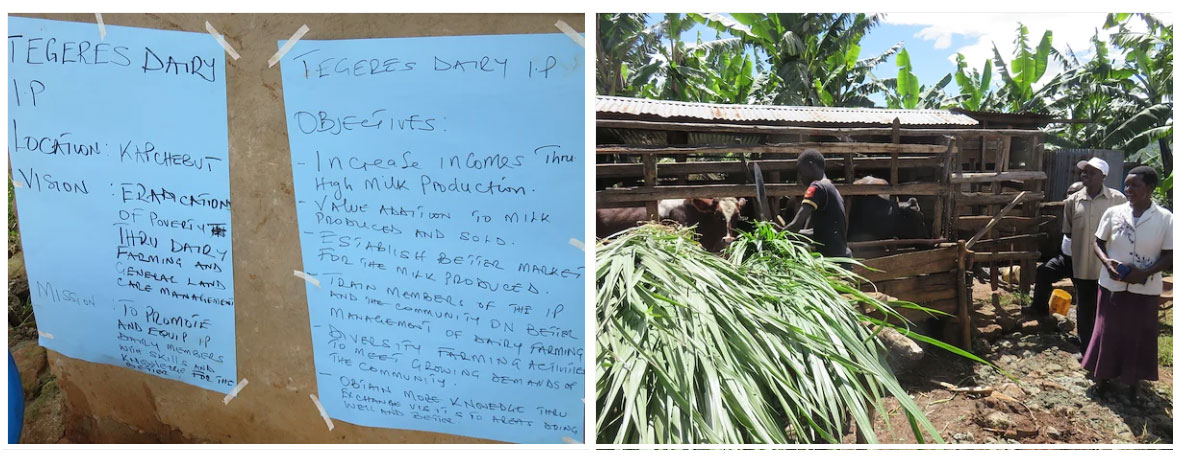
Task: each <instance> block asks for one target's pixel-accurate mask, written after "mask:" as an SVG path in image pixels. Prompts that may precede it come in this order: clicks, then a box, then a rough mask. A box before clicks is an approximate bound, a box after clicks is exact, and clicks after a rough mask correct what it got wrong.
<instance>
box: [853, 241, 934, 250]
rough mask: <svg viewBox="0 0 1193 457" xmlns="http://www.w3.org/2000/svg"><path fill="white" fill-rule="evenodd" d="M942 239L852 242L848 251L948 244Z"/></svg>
mask: <svg viewBox="0 0 1193 457" xmlns="http://www.w3.org/2000/svg"><path fill="white" fill-rule="evenodd" d="M948 241H949V240H947V239H944V238H936V239H923V240H874V241H853V242H850V243H849V248H850V249H866V248H888V247H902V246H932V245H937V244H940V243H945V242H948Z"/></svg>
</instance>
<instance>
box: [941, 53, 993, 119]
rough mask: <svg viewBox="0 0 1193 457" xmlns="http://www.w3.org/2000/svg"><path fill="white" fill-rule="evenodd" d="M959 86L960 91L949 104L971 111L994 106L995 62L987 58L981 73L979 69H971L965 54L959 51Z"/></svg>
mask: <svg viewBox="0 0 1193 457" xmlns="http://www.w3.org/2000/svg"><path fill="white" fill-rule="evenodd" d="M956 75H957V78H956V79H957V87H958V89H959V91H960V93H959V94H958V95H957V96H956V97H954V98H953V99H952V100H951V101H950V103H949V105H953V106H960V107H961V108H965V109H967V110H970V111H980V110H983V109H991V108H993V107H992V106H991V105H992V104H993V102H994V100H993V92H992V91H991V90H990V82H991V80H992V79H993V78H992V76H993V64H992V63H991V62H990V59H986V65H985V66H984V67H983V68H982V73H981V74H980V75H979V74H978V72H977V69H973V70H971V69H969V68H968V63H966V61H965V55H963V54H961V53H957V72H956Z"/></svg>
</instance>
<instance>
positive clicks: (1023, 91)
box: [994, 23, 1054, 112]
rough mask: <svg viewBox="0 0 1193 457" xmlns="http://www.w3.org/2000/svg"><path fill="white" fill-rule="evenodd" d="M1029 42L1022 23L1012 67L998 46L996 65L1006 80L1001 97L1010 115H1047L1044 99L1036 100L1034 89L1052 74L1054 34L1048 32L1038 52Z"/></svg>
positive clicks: (1045, 33) (1038, 47) (1041, 39)
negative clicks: (1022, 113)
mask: <svg viewBox="0 0 1193 457" xmlns="http://www.w3.org/2000/svg"><path fill="white" fill-rule="evenodd" d="M1029 39H1030V38H1029V35H1028V31H1027V26H1024V25H1023V24H1022V23H1020V24H1019V34H1018V36H1016V37H1015V54H1014V55H1013V56H1012V57H1014V58H1013V59H1012V60H1011V62H1010V64H1008V63H1007V62H1006V61H1005V60H1003V58H1002V54H1001V53H1000V52H999V51H998V46H994V63H995V65H997V66H998V70H999V72H1000V73H1001V75H1002V79H1003V86H1002V88H1001V89H1000V92H1001V93H1000V94H999V95H1001V96H1002V98H1003V100H1004V103H1005V106H1006V108H1007V109H1008V110H1009V111H1010V112H1024V111H1043V110H1044V109H1045V107H1046V106H1047V104H1046V103H1045V101H1044V99H1043V98H1042V97H1037V96H1036V91H1035V89H1034V88H1033V85H1034V84H1036V83H1037V82H1039V81H1040V79H1041V78H1042V77H1043V76H1044V73H1045V72H1047V71H1048V59H1049V56H1051V55H1052V54H1053V52H1054V50H1053V49H1052V31H1051V30H1048V31H1045V32H1044V36H1043V37H1042V38H1040V43H1039V45H1037V46H1036V48H1035V49H1032V48H1031V45H1030V44H1029V43H1028V40H1029Z"/></svg>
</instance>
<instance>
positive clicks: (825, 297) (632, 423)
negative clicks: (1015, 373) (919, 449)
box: [596, 224, 978, 444]
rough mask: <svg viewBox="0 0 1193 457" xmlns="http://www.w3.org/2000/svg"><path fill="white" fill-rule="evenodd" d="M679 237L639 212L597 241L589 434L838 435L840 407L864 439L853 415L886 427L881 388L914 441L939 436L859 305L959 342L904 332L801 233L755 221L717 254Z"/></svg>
mask: <svg viewBox="0 0 1193 457" xmlns="http://www.w3.org/2000/svg"><path fill="white" fill-rule="evenodd" d="M691 236H692V232H691V230H690V229H685V228H676V227H669V226H662V225H657V224H649V225H644V226H640V227H637V228H635V229H631V230H629V231H626V232H624V233H623V234H622V235H621V236H620V237H617V238H614V239H611V240H609V241H608V242H607V243H606V244H602V245H601V246H599V247H598V249H597V253H596V264H597V274H596V281H597V283H596V287H597V292H596V299H597V303H596V306H597V310H596V314H597V349H598V355H597V371H598V375H597V408H598V410H597V429H598V431H597V440H598V442H599V443H619V444H622V443H625V444H652V443H668V444H681V443H683V444H687V443H694V444H697V443H711V444H725V443H728V444H737V443H789V442H797V443H814V442H827V443H839V442H840V441H841V439H842V438H843V437H844V435H846V434H847V433H848V432H849V429H850V423H851V421H852V419H851V418H862V420H859V421H857V424H858V432H859V433H860V434H861V435H862V436H864V437H865V439H866V440H867V441H868V442H871V443H873V442H877V437H876V435H875V432H874V427H873V425H872V424H871V423H870V421H869V420H865V419H864V418H866V417H868V413H867V409H869V408H870V407H873V409H874V410H875V411H876V412H877V414H878V416H879V417H881V418H882V421H881V422H882V423H884V424H885V425H886V426H887V427H891V426H892V422H891V421H890V418H889V417H888V413H887V412H886V410H885V408H884V407H883V404H882V399H883V397H884V396H887V395H890V396H893V397H894V398H895V399H897V400H898V402H899V404H900V406H901V408H902V412H903V416H905V417H906V419H907V420H908V421H909V424H910V425H911V429H912V430H913V431H914V433H915V437H916V439H917V440H918V441H920V442H923V441H924V434H923V433H924V432H927V434H928V435H929V436H930V437H931V439H933V440H935V441H937V442H940V435H939V434H938V433H937V432H936V430H935V429H934V428H933V427H932V425H931V424H930V423H929V422H928V420H927V418H926V417H925V415H924V413H923V411H921V410H920V409H919V407H918V406H917V405H916V404H915V402H914V401H912V399H911V398H910V397H909V396H908V395H907V393H906V392H905V391H904V390H903V389H902V387H900V385H899V383H898V380H897V379H896V378H895V376H894V375H893V374H892V373H891V371H890V369H889V368H888V367H887V366H886V364H885V362H884V355H885V349H884V348H883V347H882V345H881V343H880V342H879V340H878V339H877V338H875V333H876V331H877V330H878V329H877V328H876V327H874V324H877V325H878V326H883V325H889V324H886V320H877V319H872V318H870V317H867V316H866V315H864V314H862V313H861V312H860V311H858V305H859V304H862V303H864V304H866V305H868V306H869V307H872V308H874V309H878V310H880V311H881V313H885V314H886V315H887V316H888V318H889V319H887V320H889V321H893V322H896V323H898V324H899V327H897V328H899V329H900V331H901V332H904V334H907V335H909V336H913V337H914V338H916V339H919V340H921V341H928V342H930V343H932V344H938V345H941V346H943V347H947V348H950V350H953V351H954V352H958V353H959V354H962V355H966V356H969V357H971V358H973V356H972V355H969V354H968V353H964V352H963V351H961V350H959V349H956V348H953V347H952V346H948V345H946V344H944V343H940V342H937V341H935V340H931V339H929V338H926V337H922V336H919V335H915V334H914V333H911V332H909V331H908V330H907V329H906V328H904V326H905V323H903V320H902V317H900V316H898V314H896V313H895V312H894V310H893V309H892V308H891V306H892V305H890V304H887V303H882V302H879V301H877V300H874V299H873V298H871V297H869V296H867V295H865V294H864V293H862V292H861V291H860V290H859V289H858V287H859V286H860V285H861V283H863V282H864V280H863V279H861V278H860V277H859V276H857V275H855V274H853V273H851V272H850V271H847V270H845V269H844V268H842V266H841V265H840V264H839V263H838V262H842V261H849V260H845V259H827V258H824V257H821V256H820V255H819V254H816V253H813V252H812V251H811V250H810V249H809V248H808V244H807V241H806V238H799V237H798V236H797V235H793V234H790V233H787V232H776V231H775V230H774V229H773V228H772V227H770V226H769V225H767V224H760V226H759V228H758V229H757V230H756V231H755V232H754V233H745V234H742V236H741V237H740V238H738V240H737V241H735V242H734V243H733V244H732V245H730V246H729V247H728V248H727V251H726V257H727V259H726V258H722V257H720V256H717V255H713V254H710V253H708V252H706V251H704V250H703V249H701V247H700V245H699V244H697V243H695V242H694V241H692V239H691ZM898 306H910V307H915V308H919V307H918V306H915V305H913V304H910V303H901V304H898ZM919 309H923V308H919ZM867 323H868V324H871V325H869V326H868V325H866V324H867ZM975 360H978V359H976V358H975Z"/></svg>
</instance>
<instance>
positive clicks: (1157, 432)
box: [847, 284, 1173, 444]
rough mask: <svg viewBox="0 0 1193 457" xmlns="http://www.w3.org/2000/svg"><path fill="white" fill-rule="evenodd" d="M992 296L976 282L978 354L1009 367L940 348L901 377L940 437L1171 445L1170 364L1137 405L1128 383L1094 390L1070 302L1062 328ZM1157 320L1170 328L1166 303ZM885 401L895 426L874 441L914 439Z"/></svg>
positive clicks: (1143, 387) (967, 440) (970, 441)
mask: <svg viewBox="0 0 1193 457" xmlns="http://www.w3.org/2000/svg"><path fill="white" fill-rule="evenodd" d="M982 289H984V290H982ZM1004 293H1005V292H1004ZM990 296H991V293H990V291H989V288H988V286H985V285H981V286H979V285H978V284H975V290H974V297H975V324H977V325H979V326H981V325H982V324H983V322H981V321H980V320H979V319H978V318H977V316H979V315H981V314H983V313H985V316H987V317H988V319H989V320H988V321H987V322H988V323H987V327H988V328H987V329H988V330H991V331H989V332H979V333H978V334H977V335H976V336H977V338H978V339H979V344H976V345H975V348H974V351H975V353H977V354H978V355H979V356H982V357H984V358H986V359H987V360H989V361H991V362H993V363H995V364H996V365H998V366H999V367H1001V368H1002V369H1003V370H1005V371H1006V373H1003V372H1000V371H999V370H998V369H996V368H993V367H990V366H986V365H981V364H978V363H974V362H970V361H967V360H964V359H961V358H959V357H957V356H955V355H952V354H949V353H946V352H944V351H941V350H927V354H926V355H925V358H924V360H923V361H921V362H920V364H919V365H918V367H917V368H916V369H915V370H912V372H911V373H910V374H907V375H904V376H902V377H901V378H900V379H901V382H902V384H903V387H904V388H905V389H906V390H907V392H908V393H909V394H911V395H912V397H913V398H914V399H915V401H916V403H917V404H918V405H919V406H920V407H921V408H922V409H923V410H924V412H925V413H926V414H927V416H928V418H929V419H930V420H931V422H932V424H933V425H934V426H935V428H936V430H937V431H938V432H939V433H940V435H941V437H942V438H943V440H944V441H945V442H946V443H960V444H995V443H997V444H1020V443H1022V444H1027V443H1071V444H1078V443H1081V444H1123V443H1147V444H1157V443H1172V442H1173V436H1172V435H1173V431H1172V386H1173V383H1172V367H1171V366H1164V365H1161V366H1160V379H1159V380H1158V381H1154V382H1149V381H1143V382H1141V386H1140V395H1139V399H1138V400H1137V401H1135V402H1131V401H1130V400H1129V399H1128V398H1127V388H1126V387H1125V386H1116V388H1115V389H1113V390H1112V392H1111V393H1110V394H1109V395H1107V396H1105V397H1099V396H1097V395H1095V394H1094V393H1093V392H1092V391H1091V388H1092V386H1093V382H1092V381H1091V380H1090V379H1088V378H1087V377H1086V372H1085V370H1083V369H1082V368H1081V366H1080V364H1079V361H1078V358H1077V357H1078V354H1077V353H1078V347H1077V345H1076V333H1075V331H1074V330H1072V327H1071V325H1072V324H1071V322H1073V321H1072V319H1075V309H1070V311H1069V314H1070V315H1069V316H1068V319H1067V320H1068V323H1066V322H1064V320H1062V321H1061V322H1059V325H1058V326H1059V327H1060V329H1061V330H1059V331H1058V330H1057V328H1056V326H1053V325H1051V324H1048V323H1041V322H1037V321H1032V320H1024V319H1023V317H1022V316H1021V315H1020V313H1019V306H1018V304H1017V303H1014V300H1009V299H1010V298H1011V297H1010V296H1008V295H1001V296H1000V299H1001V300H1000V302H1002V306H1001V309H995V308H994V307H993V306H992V305H991V303H990ZM1008 301H1009V303H1008ZM1161 320H1162V322H1166V324H1162V325H1161V328H1162V333H1163V332H1164V331H1165V330H1164V329H1165V328H1166V329H1167V332H1168V334H1169V335H1171V323H1172V317H1171V309H1169V310H1168V311H1167V314H1166V316H1165V317H1164V318H1162V319H1161ZM1000 322H1001V324H1002V325H999V323H1000ZM991 325H997V326H998V327H999V328H998V329H994V328H993V327H990V326H991ZM1161 351H1162V352H1163V349H1161ZM937 382H944V383H949V384H952V385H955V386H960V387H980V388H988V389H987V390H988V391H989V393H985V392H983V393H979V394H969V393H963V392H954V391H952V390H950V389H948V388H946V387H943V386H941V385H940V384H938V383H937ZM887 408H888V412H890V413H891V414H890V417H891V418H892V421H891V423H892V427H891V428H886V427H882V426H879V429H880V430H879V439H880V441H881V442H884V443H914V442H915V439H914V435H912V433H911V429H910V427H909V426H908V424H907V423H906V421H905V420H903V419H902V416H901V415H897V414H898V405H897V403H896V402H895V401H894V400H893V399H887ZM847 442H852V437H849V438H848V439H847Z"/></svg>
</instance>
